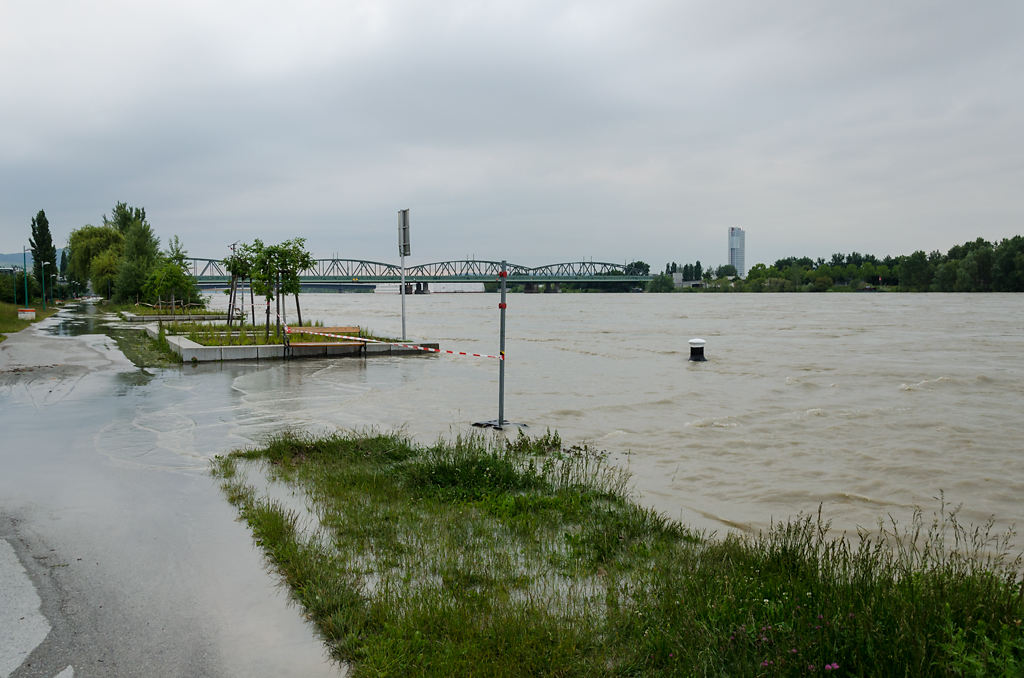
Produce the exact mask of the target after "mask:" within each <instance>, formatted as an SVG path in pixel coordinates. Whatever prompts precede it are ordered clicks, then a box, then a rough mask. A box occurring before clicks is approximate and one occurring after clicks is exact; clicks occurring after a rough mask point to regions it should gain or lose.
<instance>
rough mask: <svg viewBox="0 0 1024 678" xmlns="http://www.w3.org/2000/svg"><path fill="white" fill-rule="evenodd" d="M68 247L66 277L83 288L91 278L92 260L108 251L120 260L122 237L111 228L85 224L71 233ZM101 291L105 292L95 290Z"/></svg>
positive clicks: (104, 290)
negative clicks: (69, 252) (68, 255)
mask: <svg viewBox="0 0 1024 678" xmlns="http://www.w3.org/2000/svg"><path fill="white" fill-rule="evenodd" d="M68 247H69V248H70V250H71V257H70V258H69V259H68V272H67V276H68V277H69V278H70V279H71V280H74V281H75V282H77V283H79V284H81V285H83V286H84V285H86V284H88V282H89V280H90V278H91V276H92V261H93V259H94V258H96V257H97V256H99V255H100V254H101V253H103V252H106V251H107V250H110V249H112V250H113V251H114V252H115V253H116V255H117V257H118V258H120V256H121V251H122V249H123V247H124V236H123V235H121V232H120V231H118V230H117V229H116V228H114V227H113V226H92V225H89V224H87V225H85V226H82V227H81V228H77V229H75V230H74V231H72V232H71V236H70V238H69V239H68ZM101 291H102V292H106V289H103V290H100V289H98V288H97V289H96V292H101Z"/></svg>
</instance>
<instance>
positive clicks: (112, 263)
mask: <svg viewBox="0 0 1024 678" xmlns="http://www.w3.org/2000/svg"><path fill="white" fill-rule="evenodd" d="M120 264H121V254H120V252H119V251H118V248H117V247H116V246H114V247H109V248H107V249H105V250H103V251H102V252H100V253H99V254H97V255H96V256H95V257H93V258H92V262H91V263H90V265H89V281H90V282H91V283H92V289H93V291H94V292H96V294H102V295H104V296H106V298H107V299H110V297H111V296H112V290H113V287H114V280H115V279H116V278H117V271H118V268H119V267H120Z"/></svg>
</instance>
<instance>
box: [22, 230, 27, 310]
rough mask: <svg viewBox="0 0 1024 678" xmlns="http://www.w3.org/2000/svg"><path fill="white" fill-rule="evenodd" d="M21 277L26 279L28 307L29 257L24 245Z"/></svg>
mask: <svg viewBox="0 0 1024 678" xmlns="http://www.w3.org/2000/svg"><path fill="white" fill-rule="evenodd" d="M21 279H22V280H24V281H25V308H28V258H27V257H26V256H25V246H24V245H22V246H21Z"/></svg>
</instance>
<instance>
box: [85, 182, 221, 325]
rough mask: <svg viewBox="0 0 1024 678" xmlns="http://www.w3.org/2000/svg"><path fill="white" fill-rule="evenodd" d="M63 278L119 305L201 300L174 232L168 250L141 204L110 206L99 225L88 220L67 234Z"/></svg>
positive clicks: (182, 249)
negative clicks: (162, 243)
mask: <svg viewBox="0 0 1024 678" xmlns="http://www.w3.org/2000/svg"><path fill="white" fill-rule="evenodd" d="M68 250H69V251H70V256H69V257H68V266H67V278H68V280H69V281H71V282H73V283H76V284H78V285H81V286H82V288H83V289H84V288H86V287H87V286H90V285H91V288H92V290H93V293H95V294H99V295H102V296H104V297H106V298H107V299H112V300H113V301H117V302H121V303H128V302H134V303H140V302H141V303H148V304H161V305H162V304H163V303H165V302H172V303H174V304H177V303H179V302H180V303H182V304H189V303H191V304H201V303H202V298H201V297H200V295H199V289H198V288H197V287H196V283H195V279H194V278H192V276H191V275H189V273H188V268H187V259H188V252H186V251H185V248H184V246H183V245H182V243H181V241H180V240H179V239H178V236H174V237H172V238H171V239H170V241H169V242H168V243H167V249H165V250H161V249H160V239H159V238H157V236H156V234H155V233H154V232H153V227H152V225H151V224H150V223H149V220H148V219H147V218H146V209H145V208H144V207H133V206H131V205H128V204H127V203H124V202H119V203H117V204H116V205H115V206H114V209H113V211H112V213H111V217H110V218H107V215H105V214H104V215H103V225H102V226H93V225H92V224H86V225H85V226H82V227H81V228H77V229H75V230H74V231H72V232H71V235H70V237H69V238H68Z"/></svg>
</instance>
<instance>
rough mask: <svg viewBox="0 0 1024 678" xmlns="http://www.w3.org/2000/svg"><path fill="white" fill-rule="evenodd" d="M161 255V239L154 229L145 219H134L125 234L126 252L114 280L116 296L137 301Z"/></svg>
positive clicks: (120, 298) (122, 299) (121, 299)
mask: <svg viewBox="0 0 1024 678" xmlns="http://www.w3.org/2000/svg"><path fill="white" fill-rule="evenodd" d="M159 256H160V241H159V240H158V239H157V237H156V236H155V235H154V234H153V229H152V228H151V227H150V225H149V224H148V223H146V222H145V221H141V220H138V219H136V220H134V221H133V222H132V223H131V224H130V225H129V226H128V230H127V232H126V233H125V236H124V254H123V256H122V257H121V261H120V263H119V265H118V271H117V279H116V281H115V282H114V297H115V298H116V299H118V300H119V301H132V300H136V301H137V300H138V298H139V297H140V296H141V295H142V294H143V290H142V288H143V286H144V285H145V284H146V280H147V279H148V278H149V275H150V273H152V271H153V268H154V267H155V266H156V265H157V260H158V258H159Z"/></svg>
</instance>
